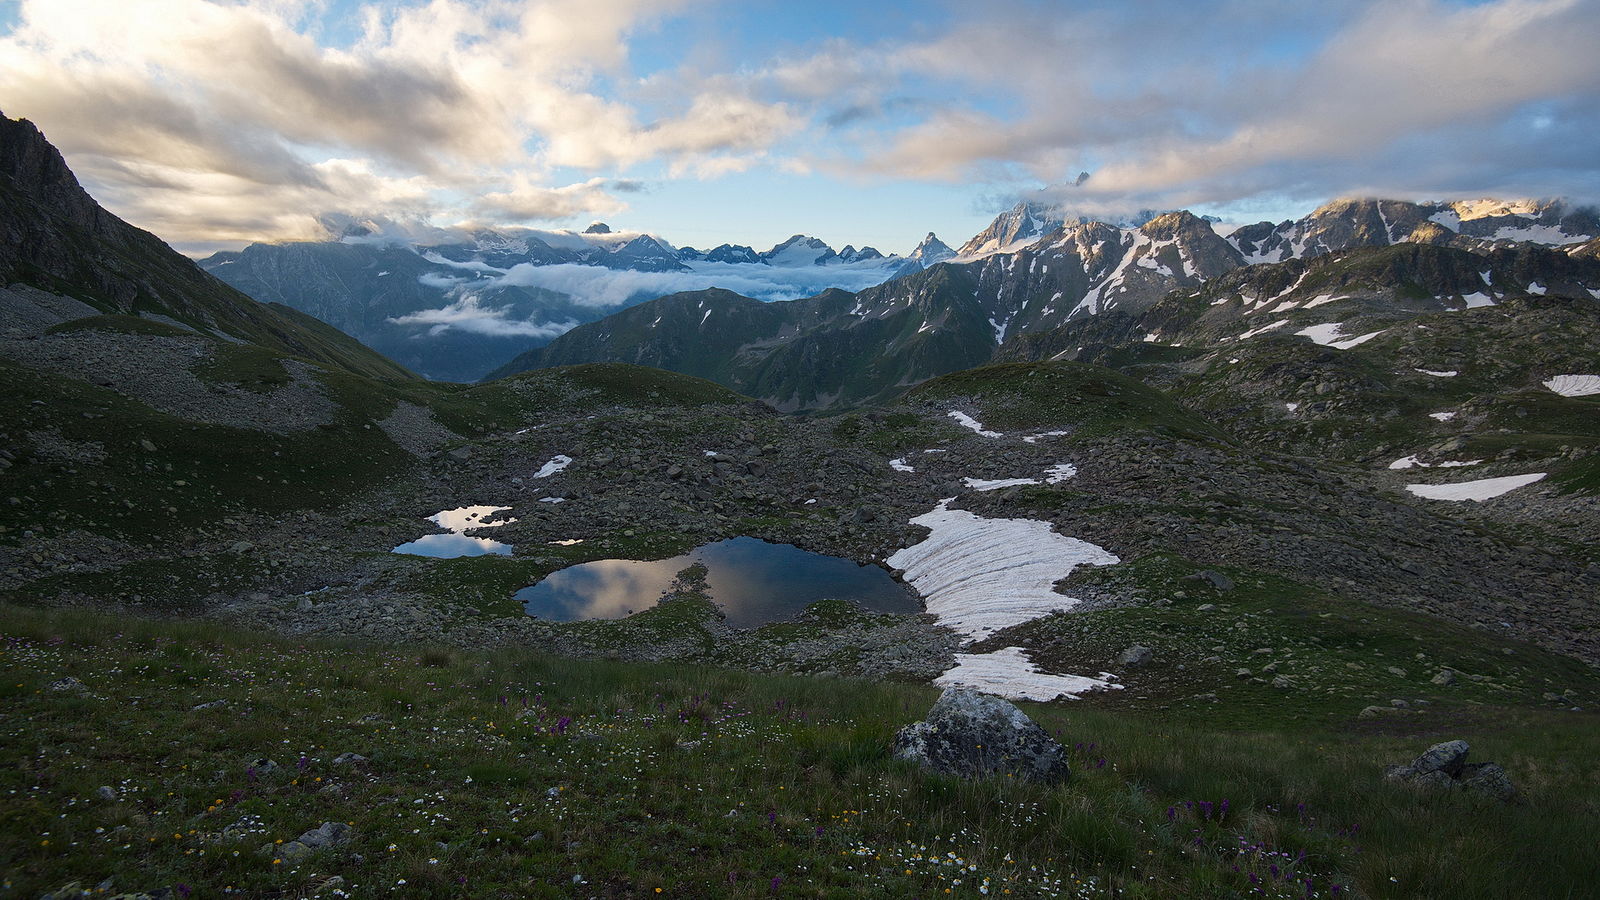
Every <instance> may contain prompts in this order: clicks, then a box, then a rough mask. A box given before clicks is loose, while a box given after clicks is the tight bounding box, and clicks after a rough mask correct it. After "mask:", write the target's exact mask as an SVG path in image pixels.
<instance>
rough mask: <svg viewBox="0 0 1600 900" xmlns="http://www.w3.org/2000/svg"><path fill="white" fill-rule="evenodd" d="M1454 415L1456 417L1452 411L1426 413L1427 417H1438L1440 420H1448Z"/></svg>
mask: <svg viewBox="0 0 1600 900" xmlns="http://www.w3.org/2000/svg"><path fill="white" fill-rule="evenodd" d="M1455 417H1456V414H1455V413H1453V412H1436V413H1428V418H1430V419H1438V420H1439V421H1441V422H1448V421H1450V420H1451V419H1454V418H1455Z"/></svg>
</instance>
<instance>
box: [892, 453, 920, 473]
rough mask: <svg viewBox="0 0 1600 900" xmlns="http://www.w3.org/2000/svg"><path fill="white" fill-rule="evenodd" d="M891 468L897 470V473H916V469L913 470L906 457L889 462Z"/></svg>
mask: <svg viewBox="0 0 1600 900" xmlns="http://www.w3.org/2000/svg"><path fill="white" fill-rule="evenodd" d="M889 468H891V469H893V470H895V471H896V472H915V471H916V469H914V468H912V466H911V464H910V463H907V462H906V458H905V457H904V456H902V457H899V458H898V459H891V460H889Z"/></svg>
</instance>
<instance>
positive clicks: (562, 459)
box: [533, 453, 572, 478]
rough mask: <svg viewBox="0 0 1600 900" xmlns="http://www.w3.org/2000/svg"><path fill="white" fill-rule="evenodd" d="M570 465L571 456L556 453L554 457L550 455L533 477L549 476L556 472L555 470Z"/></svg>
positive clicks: (557, 470)
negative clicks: (548, 459)
mask: <svg viewBox="0 0 1600 900" xmlns="http://www.w3.org/2000/svg"><path fill="white" fill-rule="evenodd" d="M570 465H572V457H570V456H567V455H565V454H562V453H557V454H556V455H555V456H554V457H552V458H551V459H550V461H549V462H547V463H545V464H544V466H543V467H541V468H540V469H539V471H538V473H537V474H535V475H534V476H533V477H535V478H549V477H550V476H551V475H554V474H556V473H557V472H559V471H561V470H562V469H565V468H566V467H567V466H570Z"/></svg>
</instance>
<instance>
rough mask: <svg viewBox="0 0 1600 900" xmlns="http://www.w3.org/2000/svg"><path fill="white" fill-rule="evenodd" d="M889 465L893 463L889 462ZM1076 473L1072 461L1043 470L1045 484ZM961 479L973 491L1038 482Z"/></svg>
mask: <svg viewBox="0 0 1600 900" xmlns="http://www.w3.org/2000/svg"><path fill="white" fill-rule="evenodd" d="M890 465H894V463H890ZM906 471H908V472H909V471H911V470H910V469H907V470H906ZM1076 474H1078V467H1077V466H1074V465H1073V464H1072V463H1056V464H1055V465H1053V466H1051V467H1050V468H1048V469H1045V470H1044V480H1045V483H1046V484H1060V483H1061V482H1063V481H1066V480H1067V479H1068V478H1071V477H1072V476H1074V475H1076ZM961 480H962V482H963V483H965V484H966V486H967V487H969V488H972V489H973V490H975V491H998V490H999V489H1001V488H1008V487H1016V486H1018V485H1022V484H1038V483H1039V479H1037V478H996V479H983V478H963V479H961Z"/></svg>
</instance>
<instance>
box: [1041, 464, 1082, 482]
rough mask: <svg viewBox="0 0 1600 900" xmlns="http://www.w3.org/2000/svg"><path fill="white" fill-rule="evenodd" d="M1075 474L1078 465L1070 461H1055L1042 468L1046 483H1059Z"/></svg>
mask: <svg viewBox="0 0 1600 900" xmlns="http://www.w3.org/2000/svg"><path fill="white" fill-rule="evenodd" d="M1076 474H1078V467H1077V466H1075V465H1073V464H1072V463H1056V464H1055V465H1053V466H1051V467H1050V468H1048V469H1045V470H1044V481H1045V483H1046V484H1060V483H1061V482H1063V481H1066V480H1067V479H1068V478H1071V477H1072V476H1074V475H1076Z"/></svg>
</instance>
